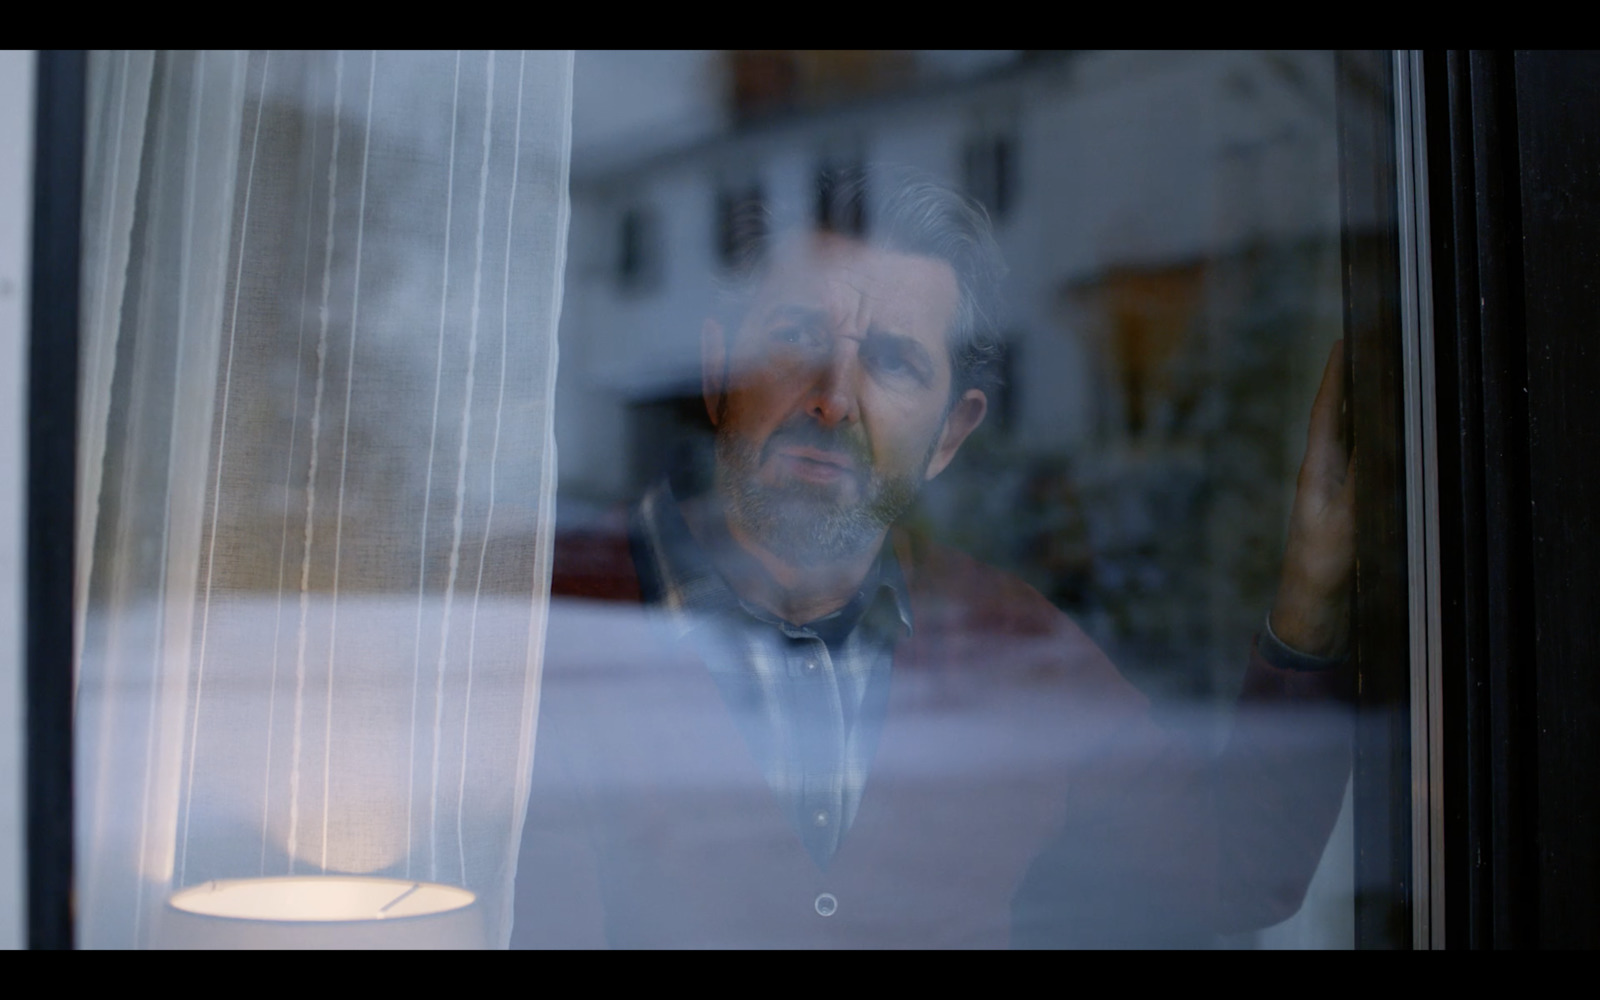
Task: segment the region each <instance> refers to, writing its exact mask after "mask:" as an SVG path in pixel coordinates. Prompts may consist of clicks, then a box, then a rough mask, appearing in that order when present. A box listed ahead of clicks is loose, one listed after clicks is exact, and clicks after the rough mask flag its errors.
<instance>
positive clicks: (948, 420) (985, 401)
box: [922, 389, 989, 480]
mask: <svg viewBox="0 0 1600 1000" xmlns="http://www.w3.org/2000/svg"><path fill="white" fill-rule="evenodd" d="M988 412H989V397H988V396H985V395H984V394H983V390H981V389H968V390H967V391H966V392H964V393H962V394H961V398H960V399H958V400H956V401H955V405H953V406H951V407H950V412H949V413H948V414H946V416H945V418H944V429H943V430H941V431H940V432H939V443H938V445H937V446H936V447H935V448H934V450H933V458H932V459H931V460H929V462H928V471H927V472H926V473H925V474H924V475H923V477H922V478H923V479H924V480H930V479H932V478H933V477H934V476H937V475H938V474H939V473H941V472H943V471H944V469H945V466H947V465H949V464H950V460H951V459H953V458H955V457H956V452H957V451H959V450H961V445H962V442H964V441H966V440H967V437H968V436H969V435H971V434H972V432H973V431H975V430H977V429H978V425H979V424H981V423H983V418H984V415H985V414H987V413H988Z"/></svg>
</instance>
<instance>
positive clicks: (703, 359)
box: [700, 318, 728, 427]
mask: <svg viewBox="0 0 1600 1000" xmlns="http://www.w3.org/2000/svg"><path fill="white" fill-rule="evenodd" d="M727 391H728V338H727V334H726V332H725V331H724V330H723V329H722V324H721V323H718V322H717V321H716V320H714V319H710V318H707V319H706V322H705V325H704V326H702V327H701V328H700V395H701V396H702V397H703V398H704V399H705V404H706V416H708V417H710V418H711V426H713V427H715V426H717V418H718V416H719V415H720V414H721V412H722V399H723V396H724V395H726V394H727Z"/></svg>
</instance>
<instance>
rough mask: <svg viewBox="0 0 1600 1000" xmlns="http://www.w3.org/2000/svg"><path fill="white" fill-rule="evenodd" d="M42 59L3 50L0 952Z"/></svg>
mask: <svg viewBox="0 0 1600 1000" xmlns="http://www.w3.org/2000/svg"><path fill="white" fill-rule="evenodd" d="M34 67H35V53H33V52H30V51H16V50H0V948H5V949H15V948H22V947H25V946H26V944H27V919H26V905H27V856H26V847H27V828H26V816H27V798H26V788H27V785H26V781H25V778H24V770H23V768H24V766H25V759H26V750H25V740H26V736H27V732H26V731H27V725H26V715H25V707H24V706H25V702H24V697H23V676H24V672H23V663H24V645H23V624H24V623H23V615H24V601H25V599H26V593H27V578H26V575H25V573H26V566H25V561H26V558H27V536H26V534H25V526H24V517H25V514H26V506H25V503H26V499H27V493H26V491H27V475H26V467H27V462H26V459H27V426H28V419H27V417H28V415H27V367H28V366H27V360H28V349H27V347H28V284H29V268H28V247H29V240H30V235H31V232H32V226H31V222H32V188H33V111H34V80H35V68H34Z"/></svg>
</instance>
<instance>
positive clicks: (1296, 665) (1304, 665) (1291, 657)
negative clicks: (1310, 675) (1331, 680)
mask: <svg viewBox="0 0 1600 1000" xmlns="http://www.w3.org/2000/svg"><path fill="white" fill-rule="evenodd" d="M1256 649H1257V650H1258V651H1259V652H1260V653H1261V658H1262V659H1263V660H1266V661H1267V664H1268V665H1269V666H1273V667H1277V668H1278V669H1279V670H1306V671H1316V670H1332V669H1333V668H1334V667H1341V666H1344V664H1345V663H1346V662H1348V661H1349V659H1350V654H1348V653H1346V654H1345V655H1344V656H1312V655H1311V654H1310V653H1302V652H1300V651H1299V650H1298V649H1294V648H1292V647H1290V646H1288V645H1286V644H1285V643H1284V641H1283V640H1282V639H1280V638H1278V637H1277V636H1276V635H1274V634H1273V632H1272V615H1271V614H1270V613H1269V614H1268V615H1267V617H1266V620H1265V621H1264V622H1262V625H1261V635H1260V636H1258V637H1257V638H1256Z"/></svg>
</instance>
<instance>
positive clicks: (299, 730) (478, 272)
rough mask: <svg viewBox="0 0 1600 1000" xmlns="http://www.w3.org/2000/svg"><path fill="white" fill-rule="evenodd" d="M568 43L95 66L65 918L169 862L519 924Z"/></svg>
mask: <svg viewBox="0 0 1600 1000" xmlns="http://www.w3.org/2000/svg"><path fill="white" fill-rule="evenodd" d="M571 67H572V60H571V56H570V54H568V53H543V52H526V53H523V52H460V53H457V52H443V53H413V52H407V53H388V52H365V51H363V52H338V53H312V54H307V53H285V52H250V53H244V52H227V53H219V52H202V53H176V52H153V53H152V52H144V53H140V52H116V53H97V54H96V55H95V57H94V59H93V60H92V62H91V80H90V84H91V96H90V109H89V110H90V123H89V126H90V131H89V152H88V164H87V167H88V169H87V173H86V176H87V190H86V206H85V207H86V218H85V250H84V267H83V315H84V317H85V338H84V340H85V342H84V350H83V356H84V368H83V381H82V385H83V393H82V410H81V419H82V424H81V431H80V454H81V460H80V491H81V492H80V506H79V528H80V534H79V537H80V539H81V541H80V547H79V552H80V557H79V559H80V562H79V580H78V588H79V589H78V594H79V603H78V607H79V616H80V617H79V620H78V631H79V673H78V701H77V726H76V732H77V741H78V750H77V787H78V809H79V812H78V819H77V828H78V845H77V847H78V873H79V874H78V880H79V881H78V888H77V914H78V921H79V940H80V942H81V943H82V944H83V945H85V946H89V947H139V946H150V945H164V944H182V943H184V942H183V941H181V940H174V939H173V937H172V934H173V932H172V931H171V930H170V928H171V927H172V926H173V924H172V922H171V921H170V920H169V919H167V914H169V912H170V911H168V910H167V905H168V903H167V901H168V899H169V898H170V897H171V895H172V893H173V892H174V891H176V890H179V889H182V888H183V887H186V886H195V885H202V884H205V883H208V882H211V881H213V880H224V881H226V880H235V879H246V878H259V877H263V876H268V877H270V876H284V875H291V874H292V875H307V874H310V875H320V874H323V873H327V874H355V875H370V876H388V877H392V878H396V879H406V880H415V881H420V882H437V883H444V884H447V885H452V886H460V887H464V888H466V889H469V890H471V891H472V892H473V893H474V894H475V895H476V897H477V900H478V906H479V907H480V908H481V914H482V920H483V925H484V927H485V930H484V936H483V943H485V944H488V945H503V944H504V943H505V942H506V941H507V940H508V939H509V930H510V926H509V925H510V901H511V892H510V889H511V879H512V876H513V874H514V867H515V859H516V853H517V842H518V839H519V837H520V833H521V826H522V817H523V814H524V812H525V809H526V798H527V794H528V786H529V779H530V773H531V767H532V753H533V734H534V725H535V721H536V718H537V702H538V679H539V662H540V651H541V645H542V633H543V627H544V613H545V608H546V604H547V594H548V579H549V568H548V560H549V549H550V530H551V514H552V503H553V488H554V481H555V480H554V461H555V455H554V446H553V443H552V435H551V413H552V406H551V403H552V398H551V397H552V393H553V387H554V375H555V363H556V346H555V328H556V321H557V318H558V315H559V311H560V299H561V287H562V272H563V267H564V263H565V244H566V229H567V215H568V200H567V163H568V153H569V145H570V118H571V114H570V108H571V100H570V97H571V95H570V90H571Z"/></svg>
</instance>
